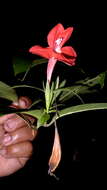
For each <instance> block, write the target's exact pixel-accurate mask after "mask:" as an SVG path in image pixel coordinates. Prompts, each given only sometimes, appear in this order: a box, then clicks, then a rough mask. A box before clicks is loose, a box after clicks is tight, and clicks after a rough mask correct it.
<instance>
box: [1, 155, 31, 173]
mask: <svg viewBox="0 0 107 190" xmlns="http://www.w3.org/2000/svg"><path fill="white" fill-rule="evenodd" d="M28 159H29V158H11V159H7V158H4V157H3V156H0V166H3V167H0V177H4V176H8V175H10V174H13V173H14V172H16V171H18V170H19V169H21V168H22V167H23V166H24V165H25V164H26V162H27V161H28Z"/></svg>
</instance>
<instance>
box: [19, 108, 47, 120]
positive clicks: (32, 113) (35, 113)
mask: <svg viewBox="0 0 107 190" xmlns="http://www.w3.org/2000/svg"><path fill="white" fill-rule="evenodd" d="M43 112H44V110H43V109H36V110H28V111H22V112H20V113H22V114H27V115H30V116H32V117H35V118H37V119H40V118H41V116H42V114H43Z"/></svg>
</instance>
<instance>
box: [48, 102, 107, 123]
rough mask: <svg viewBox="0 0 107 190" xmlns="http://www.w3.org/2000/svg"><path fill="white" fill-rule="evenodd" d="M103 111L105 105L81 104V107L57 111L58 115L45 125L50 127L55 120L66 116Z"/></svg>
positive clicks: (105, 107)
mask: <svg viewBox="0 0 107 190" xmlns="http://www.w3.org/2000/svg"><path fill="white" fill-rule="evenodd" d="M103 109H107V103H90V104H82V105H77V106H72V107H68V108H65V109H62V110H60V111H58V114H56V115H55V116H54V117H53V118H52V120H51V122H50V123H48V124H46V126H50V125H52V124H53V123H54V121H55V120H57V119H59V118H61V117H64V116H67V115H71V114H75V113H80V112H84V111H92V110H103Z"/></svg>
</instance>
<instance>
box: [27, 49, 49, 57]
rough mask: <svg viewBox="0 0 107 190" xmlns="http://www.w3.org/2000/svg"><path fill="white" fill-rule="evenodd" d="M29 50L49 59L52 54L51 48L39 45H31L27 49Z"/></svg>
mask: <svg viewBox="0 0 107 190" xmlns="http://www.w3.org/2000/svg"><path fill="white" fill-rule="evenodd" d="M29 52H30V53H32V54H36V55H40V56H42V57H45V58H47V59H49V58H50V57H51V54H52V49H51V48H49V47H47V48H43V47H41V46H33V47H31V48H30V49H29Z"/></svg>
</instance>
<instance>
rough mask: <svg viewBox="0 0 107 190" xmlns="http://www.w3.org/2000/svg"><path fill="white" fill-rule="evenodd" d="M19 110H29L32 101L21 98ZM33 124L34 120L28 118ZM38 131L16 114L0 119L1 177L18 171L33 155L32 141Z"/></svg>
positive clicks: (18, 103)
mask: <svg viewBox="0 0 107 190" xmlns="http://www.w3.org/2000/svg"><path fill="white" fill-rule="evenodd" d="M17 106H18V107H19V108H28V107H29V106H30V101H29V99H28V98H26V97H21V98H20V99H19V101H18V102H17ZM28 119H29V120H30V121H31V122H32V123H33V122H34V119H33V118H31V117H29V118H28ZM36 135H37V131H34V130H32V129H31V128H29V127H28V125H27V123H26V122H25V121H24V120H23V119H21V118H20V117H19V116H18V115H16V114H7V115H5V116H2V117H0V177H4V176H8V175H10V174H13V173H14V172H16V171H18V170H19V169H21V168H22V167H24V165H25V164H26V162H27V161H28V160H29V158H30V156H31V155H32V151H33V147H32V141H33V140H34V138H35V137H36Z"/></svg>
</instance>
